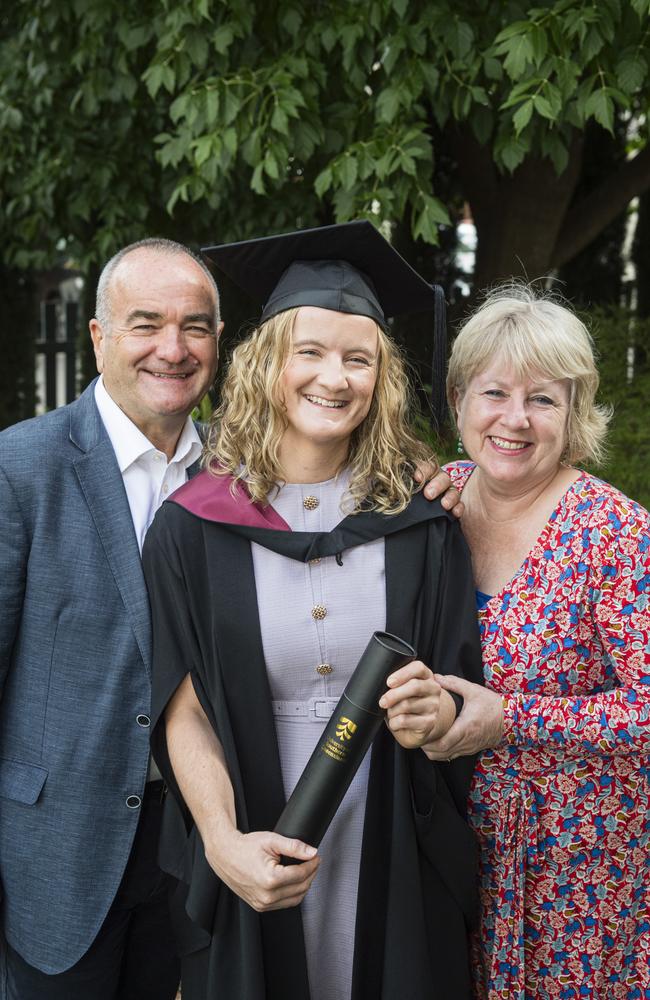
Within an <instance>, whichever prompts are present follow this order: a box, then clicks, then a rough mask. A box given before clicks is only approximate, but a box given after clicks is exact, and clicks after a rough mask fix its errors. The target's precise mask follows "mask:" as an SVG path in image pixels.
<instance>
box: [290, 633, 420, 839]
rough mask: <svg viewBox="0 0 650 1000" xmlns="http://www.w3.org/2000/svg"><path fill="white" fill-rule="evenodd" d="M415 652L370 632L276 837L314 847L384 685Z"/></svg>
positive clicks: (367, 738)
mask: <svg viewBox="0 0 650 1000" xmlns="http://www.w3.org/2000/svg"><path fill="white" fill-rule="evenodd" d="M416 656H417V653H416V652H415V650H414V649H413V647H412V646H409V644H408V643H407V642H404V640H403V639H398V638H397V636H394V635H390V634H389V633H388V632H375V633H374V634H373V636H372V638H371V640H370V642H369V643H368V645H367V646H366V649H365V652H364V654H363V656H362V657H361V659H360V660H359V662H358V664H357V666H356V669H355V671H354V673H353V674H352V677H351V678H350V680H349V681H348V684H347V687H346V688H345V691H344V692H343V694H342V695H341V698H340V699H339V703H338V705H337V706H336V708H335V709H334V712H333V713H332V716H331V717H330V720H329V722H328V723H327V726H326V727H325V731H324V732H323V735H322V736H321V738H320V740H319V741H318V744H317V745H316V747H315V749H314V752H313V753H312V755H311V757H310V758H309V760H308V761H307V764H306V766H305V769H304V771H303V772H302V774H301V775H300V778H299V779H298V783H297V784H296V787H295V788H294V790H293V792H292V793H291V796H290V798H289V801H288V802H287V804H286V806H285V808H284V810H283V812H282V815H281V816H280V819H279V820H278V822H277V824H276V827H275V832H276V833H280V834H282V836H283V837H296V838H297V839H298V840H302V841H304V843H306V844H311V846H312V847H318V845H319V844H320V842H321V840H322V839H323V837H324V836H325V833H326V831H327V828H328V826H329V825H330V823H331V822H332V819H333V817H334V814H335V812H336V810H337V809H338V807H339V806H340V804H341V801H342V799H343V796H344V795H345V793H346V792H347V790H348V788H349V787H350V783H351V782H352V779H353V778H354V776H355V774H356V773H357V770H358V768H359V766H360V764H361V761H362V760H363V758H364V757H365V755H366V751H367V750H368V747H369V746H370V744H371V743H372V741H373V739H374V737H375V734H376V733H377V730H378V729H379V727H380V726H381V724H382V721H383V718H384V715H385V714H386V713H385V712H382V710H381V709H380V708H379V705H378V702H379V699H380V698H381V696H382V695H383V693H384V691H385V690H386V680H387V679H388V677H389V676H390V675H391V674H392V673H393V671H394V670H398V669H399V668H400V667H403V666H405V664H407V663H410V662H411V660H414V659H415V658H416Z"/></svg>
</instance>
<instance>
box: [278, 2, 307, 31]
mask: <svg viewBox="0 0 650 1000" xmlns="http://www.w3.org/2000/svg"><path fill="white" fill-rule="evenodd" d="M280 24H281V25H282V27H283V28H284V29H285V31H287V32H288V34H290V35H291V37H292V38H295V37H296V35H297V34H298V32H299V31H300V26H301V24H302V14H301V13H300V11H299V10H296V8H295V7H290V8H289V9H288V11H287V12H286V14H284V15H283V16H282V18H281V20H280Z"/></svg>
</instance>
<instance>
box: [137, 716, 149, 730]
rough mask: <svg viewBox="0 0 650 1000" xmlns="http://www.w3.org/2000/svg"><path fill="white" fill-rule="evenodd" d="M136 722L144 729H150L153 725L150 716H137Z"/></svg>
mask: <svg viewBox="0 0 650 1000" xmlns="http://www.w3.org/2000/svg"><path fill="white" fill-rule="evenodd" d="M135 721H136V722H137V723H138V725H139V726H142V728H143V729H148V728H149V726H150V725H151V719H150V718H149V716H148V715H136V717H135Z"/></svg>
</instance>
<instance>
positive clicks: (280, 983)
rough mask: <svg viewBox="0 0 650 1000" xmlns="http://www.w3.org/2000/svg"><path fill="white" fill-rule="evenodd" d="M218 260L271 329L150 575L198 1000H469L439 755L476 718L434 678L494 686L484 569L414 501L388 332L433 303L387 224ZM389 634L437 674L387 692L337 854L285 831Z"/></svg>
mask: <svg viewBox="0 0 650 1000" xmlns="http://www.w3.org/2000/svg"><path fill="white" fill-rule="evenodd" d="M212 256H213V257H214V258H215V259H216V262H217V264H218V266H219V267H221V268H222V269H224V270H227V271H228V272H229V273H230V274H231V275H232V276H233V277H234V278H235V280H239V281H240V282H241V283H242V284H243V285H244V286H245V287H247V288H249V289H250V290H252V291H258V292H261V294H263V295H265V296H266V305H265V307H264V312H263V314H262V319H261V322H260V324H259V326H258V327H257V328H256V329H255V330H254V331H253V333H252V334H251V335H250V336H249V337H248V338H247V339H246V340H245V341H244V342H243V343H242V344H240V345H239V346H238V347H237V348H236V350H235V352H234V355H233V360H232V364H231V367H230V370H229V372H228V374H227V376H226V380H225V384H224V387H223V392H222V405H221V407H220V409H219V412H218V414H217V416H216V419H215V421H214V423H213V426H212V432H211V436H210V441H209V446H208V453H207V460H206V468H205V471H204V472H203V473H201V474H200V475H199V476H197V477H196V478H195V479H194V480H192V481H191V482H190V483H188V484H187V485H186V487H184V488H182V489H181V490H180V491H178V492H177V493H176V494H175V496H174V498H173V500H172V502H168V503H166V504H164V505H163V508H162V510H161V511H160V512H159V514H158V516H157V517H156V520H155V523H154V525H153V527H152V529H151V530H150V532H149V534H148V535H147V541H146V545H145V551H144V566H145V571H146V576H147V583H148V585H149V588H150V593H151V599H152V614H153V630H154V685H153V686H154V696H153V697H154V704H153V711H152V724H153V727H154V729H153V748H154V753H155V755H156V759H157V761H158V763H159V765H160V767H161V770H162V771H163V773H164V775H165V777H166V779H167V781H168V783H169V786H170V789H171V791H172V793H173V795H174V797H175V798H176V799H177V801H178V802H179V803H180V804H181V806H182V808H183V811H184V815H185V821H186V830H187V833H188V834H189V837H187V835H186V834H185V833H184V832H183V834H182V835H180V836H178V835H177V836H176V837H174V838H172V842H171V843H169V840H168V842H167V844H166V848H167V850H166V854H167V857H169V856H170V850H171V851H172V852H174V853H175V854H176V856H177V857H179V856H181V855H182V854H183V852H184V861H183V862H182V864H181V865H180V867H178V863H177V871H178V874H179V875H180V877H181V880H182V882H184V883H185V884H186V888H185V892H186V900H185V904H184V908H185V914H186V917H189V918H191V924H190V926H189V928H186V931H187V934H186V938H187V940H188V941H189V944H188V946H187V947H188V949H193V953H192V954H191V955H189V956H188V957H187V958H186V960H185V962H184V966H183V1000H198V998H204V997H227V998H232V1000H235V998H236V1000H308V998H310V1000H350V998H354V1000H377V998H379V997H382V998H384V1000H404V998H405V997H408V1000H464V998H467V997H468V996H469V993H470V973H469V959H468V951H467V943H466V924H467V923H468V922H469V920H470V919H471V916H472V911H473V902H474V896H475V892H476V889H475V867H474V859H473V855H474V845H473V838H472V835H471V832H470V831H469V828H468V826H467V824H466V822H465V817H464V813H465V799H466V795H467V791H468V787H469V776H470V773H471V762H470V763H469V766H468V762H467V761H458V762H457V763H456V764H454V765H450V764H444V765H440V766H439V765H435V764H432V763H431V762H430V761H429V760H427V757H426V756H425V755H424V754H423V753H422V752H421V750H420V749H418V748H419V747H420V746H421V745H422V744H423V743H425V742H428V741H431V740H432V739H435V738H436V737H437V736H441V735H442V734H443V733H444V732H446V731H447V729H449V727H450V725H451V724H452V722H453V720H454V718H455V714H456V704H455V702H454V699H453V698H452V696H450V695H449V694H448V693H447V692H445V691H443V690H442V689H441V687H440V686H439V684H438V683H437V682H436V681H435V680H434V679H433V675H432V672H431V669H430V667H429V665H432V666H433V667H434V668H435V669H436V670H437V671H440V672H441V673H444V674H447V673H449V672H451V673H454V674H458V675H459V676H461V677H466V678H469V679H472V680H477V681H478V680H479V679H480V676H481V672H480V646H479V641H478V630H477V628H476V620H475V617H476V616H475V609H474V606H473V605H474V598H473V587H472V583H471V568H470V563H469V554H468V553H467V552H466V549H465V546H464V543H463V540H462V536H461V533H460V529H459V527H458V524H457V523H455V522H454V519H453V517H451V516H450V515H448V514H446V513H445V511H444V510H443V509H442V507H441V506H440V505H439V504H437V503H430V502H428V501H427V500H425V499H424V498H423V496H422V494H421V493H418V492H417V488H416V486H415V484H414V481H413V474H414V470H415V467H416V464H417V463H418V462H422V461H423V460H425V459H426V458H427V457H429V456H428V454H427V451H426V449H425V448H424V446H423V445H422V444H421V442H418V441H417V439H416V438H414V436H413V435H412V433H411V431H410V430H409V427H408V424H407V422H406V403H407V384H406V378H405V373H404V368H403V365H402V362H401V360H400V357H399V355H398V352H397V350H396V348H395V346H394V344H392V342H391V340H390V338H389V337H388V336H387V335H386V332H385V331H386V325H387V324H386V319H385V312H386V311H389V310H390V311H391V312H395V311H398V310H400V309H402V308H404V309H408V308H409V306H410V307H417V304H419V305H420V306H427V305H428V306H429V307H432V306H433V303H434V296H433V292H432V290H431V288H430V286H428V285H426V283H425V282H423V281H422V280H421V279H420V278H419V276H417V275H415V274H414V272H412V271H411V269H410V268H408V266H407V265H406V263H405V262H404V261H403V260H401V258H399V256H398V255H397V254H395V252H394V251H393V250H392V249H391V248H390V246H389V245H388V244H387V243H386V242H385V241H384V240H383V238H382V237H381V236H380V235H379V234H378V233H377V232H376V231H375V230H374V229H373V228H372V227H370V226H369V224H362V225H361V226H359V225H355V224H351V226H337V227H331V228H328V229H323V230H315V231H307V232H303V233H298V234H290V235H288V236H285V237H277V238H274V239H271V240H263V241H251V242H250V243H245V244H239V245H237V244H236V245H234V246H228V247H223V248H217V250H215V251H214V252H213V253H212ZM404 302H406V305H403V304H402V303H404ZM414 303H415V306H414ZM385 628H386V629H388V630H389V631H391V632H393V633H396V634H398V635H400V636H402V637H403V638H404V639H406V640H407V641H409V642H411V643H412V644H413V645H414V646H415V647H416V648H417V650H418V652H419V654H420V656H421V657H422V660H420V661H417V662H415V663H411V664H410V665H408V666H407V667H403V668H402V669H401V670H400V671H397V672H396V673H395V674H393V676H392V677H391V678H390V679H389V686H390V690H389V691H388V692H387V693H386V694H384V695H383V697H382V700H381V702H380V705H381V706H382V707H384V708H385V709H386V710H387V721H388V726H387V727H385V728H384V729H383V730H382V731H381V732H380V734H379V736H378V738H377V740H376V741H375V743H374V745H373V750H372V755H371V756H369V758H368V759H366V761H365V762H364V764H363V765H362V767H361V768H360V770H359V771H358V772H357V774H356V776H355V778H354V781H353V782H352V785H351V786H350V789H349V790H348V792H347V794H346V796H345V798H344V800H343V803H342V804H341V807H340V809H339V811H338V813H337V815H336V816H335V819H334V821H333V823H332V826H331V827H330V829H329V831H328V833H327V834H326V836H325V838H324V840H323V841H322V843H321V845H320V849H319V853H318V855H317V853H316V850H315V849H314V847H313V846H312V845H308V844H304V843H301V842H299V841H295V840H288V839H286V838H284V837H281V836H280V835H278V834H276V833H274V832H272V831H273V829H274V826H275V824H276V822H277V820H278V818H279V816H280V813H281V812H282V809H283V806H284V802H285V799H286V797H287V796H288V795H289V794H290V793H291V791H292V789H293V787H294V786H295V784H296V781H297V779H298V777H299V776H300V773H301V771H302V769H303V767H304V765H305V764H306V762H307V760H308V758H309V756H310V753H311V751H312V750H313V748H314V746H315V744H316V742H317V740H318V738H319V735H320V733H322V731H323V729H324V727H325V724H326V721H327V719H328V717H329V715H330V713H331V712H332V711H333V708H334V706H335V705H336V701H337V700H338V698H339V696H340V694H341V693H342V691H343V688H344V687H345V684H346V681H347V679H348V677H349V676H350V673H351V671H352V670H353V668H354V666H355V664H356V662H357V660H358V658H359V656H360V654H361V652H362V651H363V649H364V647H365V646H366V643H367V642H368V639H369V638H370V635H371V633H372V632H373V631H374V630H376V629H385ZM283 856H286V857H289V858H292V859H294V861H295V862H297V863H295V864H293V865H289V866H285V865H283V864H282V857H283ZM317 870H318V877H317V879H316V880H315V881H314V878H315V875H316V871H317ZM299 904H301V905H300V907H299Z"/></svg>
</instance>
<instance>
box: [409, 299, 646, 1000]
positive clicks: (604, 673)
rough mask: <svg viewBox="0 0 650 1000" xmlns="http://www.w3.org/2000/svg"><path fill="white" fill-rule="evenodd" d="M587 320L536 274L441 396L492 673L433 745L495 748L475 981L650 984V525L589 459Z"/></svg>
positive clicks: (565, 994)
mask: <svg viewBox="0 0 650 1000" xmlns="http://www.w3.org/2000/svg"><path fill="white" fill-rule="evenodd" d="M597 386H598V376H597V372H596V368H595V364H594V357H593V351H592V345H591V342H590V338H589V335H588V333H587V330H586V329H585V327H584V326H583V324H582V323H581V322H580V321H579V320H578V319H577V318H576V316H574V315H573V314H572V313H571V312H569V311H568V310H567V309H566V308H564V307H562V306H561V305H558V304H556V303H554V302H553V301H550V300H544V299H538V298H536V297H535V296H534V295H533V294H532V293H531V292H529V291H528V290H526V289H519V290H517V289H514V290H513V289H505V290H503V291H501V292H497V293H496V294H495V295H493V296H492V297H491V298H490V299H489V300H488V301H487V302H486V304H485V305H484V306H483V307H482V308H480V309H479V310H478V311H477V312H476V313H475V314H474V315H473V316H472V318H471V319H470V320H469V321H468V322H467V323H466V324H465V326H464V327H463V328H462V330H461V331H460V334H459V336H458V338H457V340H456V342H455V344H454V347H453V351H452V356H451V361H450V365H449V375H448V382H447V387H448V397H449V401H450V404H451V406H452V408H453V411H454V413H455V416H456V421H457V425H458V430H459V433H460V438H461V440H462V445H463V446H464V449H465V451H466V452H467V454H468V455H469V457H470V459H471V461H470V462H463V461H459V462H456V463H453V464H452V465H451V466H449V471H450V473H451V475H452V479H453V481H454V482H455V484H456V486H457V487H458V488H459V489H460V490H461V491H462V499H463V501H464V503H465V508H466V513H465V515H464V518H463V522H462V524H463V530H464V533H465V536H466V538H467V540H468V541H469V544H470V548H471V552H472V561H473V566H474V578H475V581H476V586H477V600H478V604H479V608H480V610H479V623H480V629H481V635H482V642H483V664H484V676H485V682H486V687H479V686H474V685H471V684H467V683H464V682H462V681H456V680H455V679H453V678H450V679H444V678H438V679H439V680H440V683H441V684H443V685H444V686H445V687H446V688H447V689H448V690H450V691H454V692H457V693H458V694H462V695H463V696H464V699H465V704H464V708H463V712H462V713H461V715H460V717H459V719H458V720H457V722H456V723H455V725H454V726H453V727H452V729H451V730H450V732H449V733H448V734H447V735H446V736H445V737H443V738H442V739H441V740H438V741H435V742H434V743H433V744H432V745H431V746H429V747H428V752H429V755H430V757H431V758H432V759H438V760H441V759H446V758H449V757H452V758H454V757H458V756H459V755H462V754H467V753H473V752H475V751H477V750H483V753H482V755H481V757H480V759H479V764H478V766H477V770H476V773H475V776H474V779H473V784H472V789H471V795H470V819H471V823H472V825H473V826H474V828H475V830H476V832H477V834H478V837H479V842H480V848H481V894H482V919H481V929H480V939H479V941H478V946H477V949H476V954H475V978H476V989H477V996H480V997H488V998H489V1000H497V998H502V1000H506V998H508V1000H513V998H522V1000H523V998H533V997H534V998H535V1000H542V998H569V997H571V998H573V997H576V998H577V997H589V998H593V1000H596V998H598V1000H622V998H626V1000H627V998H629V1000H631V998H636V997H646V996H650V965H649V962H650V891H649V888H648V886H649V884H650V853H649V840H650V813H649V805H650V795H649V792H650V789H649V784H648V756H647V755H648V751H649V750H650V673H649V664H650V647H649V638H650V612H649V607H648V583H649V580H650V524H649V518H648V514H647V512H646V511H645V510H644V509H643V508H641V507H640V506H639V505H638V504H636V503H634V502H633V501H632V500H629V499H628V498H627V497H625V496H623V495H622V494H621V493H620V492H619V491H618V490H616V489H614V488H613V487H612V486H609V485H608V484H607V483H604V482H602V481H601V480H599V479H596V478H595V477H594V476H592V475H590V474H588V473H587V472H584V471H581V470H580V469H579V468H576V467H575V465H574V463H576V462H579V461H581V460H585V459H586V460H597V459H599V458H600V457H601V455H602V441H603V436H604V433H605V427H606V422H607V414H606V412H605V411H604V410H603V408H601V407H599V406H598V405H596V404H595V402H594V397H595V393H596V389H597Z"/></svg>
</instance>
